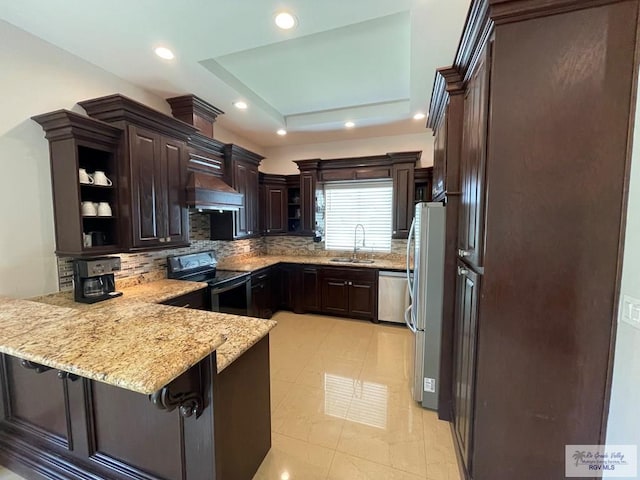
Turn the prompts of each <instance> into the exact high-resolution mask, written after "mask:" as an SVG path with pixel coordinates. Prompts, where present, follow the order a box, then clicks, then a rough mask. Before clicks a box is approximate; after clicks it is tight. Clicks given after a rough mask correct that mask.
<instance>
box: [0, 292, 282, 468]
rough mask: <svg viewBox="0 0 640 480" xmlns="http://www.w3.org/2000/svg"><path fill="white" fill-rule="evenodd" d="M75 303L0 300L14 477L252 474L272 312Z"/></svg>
mask: <svg viewBox="0 0 640 480" xmlns="http://www.w3.org/2000/svg"><path fill="white" fill-rule="evenodd" d="M134 303H135V304H136V305H134ZM80 310H82V309H80ZM80 310H75V309H73V308H65V307H59V306H56V307H54V306H50V305H44V304H37V303H34V302H28V301H23V300H11V299H4V298H2V299H0V327H2V330H3V333H2V334H0V351H2V352H3V355H2V360H1V365H0V367H1V368H0V375H1V378H0V380H1V383H2V392H3V394H2V398H1V400H0V401H1V404H0V407H1V411H2V412H3V419H2V424H1V426H0V463H2V464H5V465H7V466H8V467H10V468H11V469H12V470H15V471H17V472H18V473H21V474H22V475H24V476H25V477H26V478H83V479H84V478H113V479H134V478H135V479H149V480H155V479H158V480H160V479H162V480H169V479H174V478H176V479H187V480H190V479H203V480H204V479H213V478H218V479H223V478H238V479H240V478H248V479H250V478H252V476H253V473H254V472H255V470H257V468H258V466H259V465H260V463H261V461H262V459H263V458H264V456H265V455H266V453H267V452H268V450H269V448H270V444H271V438H270V401H269V338H268V334H269V330H271V328H273V326H275V322H269V321H264V320H255V319H251V318H246V317H236V316H232V315H224V314H216V313H211V312H201V311H193V310H187V309H182V308H176V307H167V306H161V305H153V304H143V303H142V302H126V301H118V302H114V303H113V304H112V305H110V306H107V307H105V306H102V307H99V308H93V309H85V310H84V311H80ZM134 312H135V313H134ZM203 322H204V323H203ZM162 324H165V327H166V329H165V330H164V331H162V329H161V328H160V327H159V326H162ZM57 331H62V332H67V335H66V338H65V335H64V334H61V333H56V332H57ZM107 332H111V333H112V334H113V335H112V336H111V337H107V336H106V334H107ZM142 332H148V335H146V336H142ZM225 337H226V338H227V342H228V343H229V346H227V347H225V343H224V342H225ZM83 338H84V342H85V344H84V345H81V344H82V342H83V340H82V339H83ZM191 342H193V349H189V348H188V345H189V344H190V343H191ZM207 348H209V349H211V350H210V351H208V352H206V353H205V354H204V356H202V352H205V351H206V349H207ZM216 349H220V350H222V351H223V352H222V355H221V360H222V362H218V358H217V355H216V351H215V350H216ZM106 352H110V353H111V355H113V359H114V360H113V363H112V364H109V363H108V362H107V360H106V357H107V356H108V355H107V353H106ZM181 355H182V357H181ZM125 358H126V359H127V360H129V361H125ZM65 362H66V363H65ZM101 363H102V364H101ZM219 363H222V364H223V368H220V365H219ZM181 369H182V371H180V370H181ZM163 382H164V383H163ZM160 384H162V385H160ZM238 434H240V439H242V438H243V436H248V437H249V438H248V439H247V441H245V443H246V445H245V446H243V447H242V448H240V450H241V451H242V453H243V457H242V458H241V459H240V460H241V461H240V462H239V461H238V459H236V458H233V457H234V454H233V451H234V450H235V449H236V445H238V439H237V438H236V437H238ZM234 442H235V443H234ZM240 445H242V444H240Z"/></svg>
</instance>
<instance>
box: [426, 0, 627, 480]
mask: <svg viewBox="0 0 640 480" xmlns="http://www.w3.org/2000/svg"><path fill="white" fill-rule="evenodd" d="M639 11H640V2H639V1H637V0H627V1H617V0H614V1H611V2H604V3H602V2H601V3H590V2H573V1H562V2H548V1H545V0H530V1H527V2H520V1H515V0H505V1H487V0H474V1H473V2H471V7H470V11H469V15H468V17H467V23H466V26H465V28H464V32H463V35H462V41H461V42H460V45H459V48H458V51H457V53H456V56H455V58H454V65H455V66H454V67H450V68H447V69H441V70H439V73H438V74H437V75H436V86H435V88H434V97H433V98H432V107H433V106H434V105H435V106H438V107H437V108H436V109H435V110H434V111H432V112H430V118H433V119H434V122H435V123H434V124H433V125H434V126H435V127H436V128H437V129H438V130H437V131H438V134H437V135H438V138H437V139H436V155H438V152H437V149H439V148H440V147H441V143H442V142H443V143H444V144H445V157H444V158H445V167H446V169H445V172H446V173H445V187H444V192H445V193H444V197H445V199H446V200H447V202H449V201H450V200H452V199H455V198H456V196H457V195H456V194H457V192H456V189H455V185H454V184H450V183H449V180H455V177H454V175H452V174H451V172H450V168H449V167H451V166H454V165H455V162H450V161H449V160H450V158H451V157H454V158H455V157H456V153H455V149H454V148H453V147H455V143H457V144H458V148H459V149H460V152H461V153H460V181H461V185H460V189H459V192H460V195H461V197H460V199H461V200H460V209H459V223H458V226H459V232H458V240H459V243H458V244H457V246H458V248H459V249H460V255H459V256H460V261H459V262H458V263H457V265H456V264H454V266H453V269H451V267H450V266H449V265H450V259H447V260H446V263H445V282H448V280H447V276H448V275H451V274H452V273H453V272H455V269H456V268H457V267H459V268H460V274H459V275H458V276H457V288H456V294H457V298H456V302H455V305H456V311H455V315H454V317H453V318H454V319H455V322H454V323H455V331H454V335H453V341H452V345H453V352H454V355H453V362H452V363H453V366H452V368H451V371H452V373H453V377H454V381H453V382H452V385H451V391H452V392H451V393H452V396H453V402H452V405H451V408H452V412H453V430H454V433H455V435H454V440H455V445H456V449H457V453H458V459H459V460H460V464H461V466H462V467H463V472H462V473H463V477H464V478H466V479H471V478H473V479H474V480H493V479H502V478H516V477H517V478H518V479H520V480H538V479H541V478H562V477H563V476H564V473H565V459H564V457H563V455H562V452H563V451H564V448H565V446H566V445H576V444H578V445H580V444H582V445H584V444H604V443H605V440H606V438H607V434H608V432H607V412H608V411H609V402H610V396H611V369H612V367H613V363H612V362H613V358H614V353H615V352H614V351H613V348H614V346H613V344H612V343H611V339H612V338H615V336H616V329H617V319H618V305H619V296H620V290H619V285H620V283H619V282H620V269H619V266H620V262H621V261H622V254H623V252H622V249H621V248H620V245H621V243H622V241H623V236H622V235H623V233H621V232H624V225H625V219H626V216H627V211H626V207H625V206H626V201H627V196H628V186H629V177H628V165H629V161H630V151H629V148H628V146H629V144H630V142H631V141H632V138H631V136H630V132H631V131H632V127H633V125H632V122H633V107H634V105H635V103H634V102H635V98H636V93H637V92H636V90H637V79H638V68H637V64H636V63H635V62H636V61H637V55H636V53H637V51H636V50H637V43H636V39H637V38H638V31H639V25H638V23H637V18H638V13H639ZM523 39H526V41H523ZM594 51H598V52H600V55H599V56H598V57H597V58H596V57H594V56H592V55H582V56H579V57H580V61H573V62H572V61H567V58H569V57H568V56H567V55H568V52H594ZM569 56H571V55H569ZM572 58H573V57H572ZM603 58H606V59H607V60H606V61H602V59H603ZM560 72H561V74H560ZM602 79H607V80H606V81H602ZM444 91H446V93H447V94H443V92H444ZM460 100H462V104H463V107H464V109H463V110H464V111H461V110H460V105H459V101H460ZM460 114H462V117H463V120H461V117H460V116H459V115H460ZM442 122H444V123H442ZM458 122H460V125H462V135H461V136H460V135H459V134H458V133H457V132H456V128H452V127H453V126H454V125H455V124H457V123H458ZM445 123H446V133H445V131H444V130H441V129H442V128H443V125H444V124H445ZM593 132H598V133H599V134H598V135H595V136H594V135H593ZM441 134H442V135H444V136H442V137H440V135H441ZM456 139H457V140H456ZM436 190H437V189H436ZM447 210H449V206H448V207H447ZM447 220H449V218H447ZM449 225H450V223H449V222H448V221H447V229H449ZM447 231H448V230H447ZM448 235H449V234H448V233H447V238H449V236H448ZM446 318H448V317H446ZM443 338H445V337H444V335H443ZM442 388H445V386H444V384H442ZM523 412H526V414H525V415H523ZM522 445H527V448H524V449H523V448H522ZM559 452H560V453H559ZM496 459H498V461H496Z"/></svg>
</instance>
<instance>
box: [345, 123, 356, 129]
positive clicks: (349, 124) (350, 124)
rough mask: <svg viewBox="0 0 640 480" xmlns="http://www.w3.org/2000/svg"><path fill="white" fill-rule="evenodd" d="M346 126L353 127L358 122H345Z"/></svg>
mask: <svg viewBox="0 0 640 480" xmlns="http://www.w3.org/2000/svg"><path fill="white" fill-rule="evenodd" d="M344 126H345V127H347V128H353V127H355V126H356V124H355V123H353V122H346V123H345V124H344Z"/></svg>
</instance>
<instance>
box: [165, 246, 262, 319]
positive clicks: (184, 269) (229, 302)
mask: <svg viewBox="0 0 640 480" xmlns="http://www.w3.org/2000/svg"><path fill="white" fill-rule="evenodd" d="M217 265H218V261H217V260H216V258H215V254H214V252H212V251H209V252H199V253H190V254H187V255H176V256H172V257H167V277H168V278H171V279H174V280H189V281H192V282H206V283H207V284H208V285H209V291H210V295H211V310H212V311H214V312H223V313H233V314H235V315H249V314H250V308H251V307H250V306H251V275H250V273H249V272H240V271H236V270H218V268H217Z"/></svg>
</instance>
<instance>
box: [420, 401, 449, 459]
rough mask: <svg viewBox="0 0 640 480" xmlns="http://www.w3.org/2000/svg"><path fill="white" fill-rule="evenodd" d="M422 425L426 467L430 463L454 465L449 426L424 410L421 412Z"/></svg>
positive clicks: (432, 413) (433, 413) (434, 414)
mask: <svg viewBox="0 0 640 480" xmlns="http://www.w3.org/2000/svg"><path fill="white" fill-rule="evenodd" d="M422 425H423V430H424V441H425V459H426V462H427V465H429V464H432V463H438V464H439V463H456V455H455V451H454V447H453V437H452V434H451V426H450V425H451V424H450V423H449V422H444V421H442V420H438V415H437V414H436V413H435V412H432V411H429V410H424V411H423V412H422Z"/></svg>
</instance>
